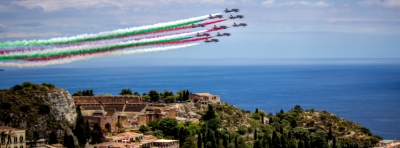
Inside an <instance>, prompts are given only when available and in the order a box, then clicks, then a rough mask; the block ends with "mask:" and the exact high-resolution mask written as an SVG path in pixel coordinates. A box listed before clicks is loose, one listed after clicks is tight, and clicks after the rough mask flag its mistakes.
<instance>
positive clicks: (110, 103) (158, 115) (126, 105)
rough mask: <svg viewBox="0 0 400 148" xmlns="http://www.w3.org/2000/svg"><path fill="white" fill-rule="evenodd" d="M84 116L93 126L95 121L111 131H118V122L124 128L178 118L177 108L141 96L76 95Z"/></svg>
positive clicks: (76, 100)
mask: <svg viewBox="0 0 400 148" xmlns="http://www.w3.org/2000/svg"><path fill="white" fill-rule="evenodd" d="M73 98H74V102H75V104H76V105H79V106H80V108H81V112H82V115H83V117H84V118H85V119H86V120H88V121H89V124H90V125H91V126H93V125H94V124H95V123H97V124H99V125H100V126H101V127H102V128H105V129H107V130H108V131H109V132H117V131H118V130H119V129H118V127H117V123H118V122H119V123H121V125H122V127H124V128H137V127H139V126H140V125H142V124H147V123H148V122H150V121H160V120H161V119H162V118H165V117H170V118H176V109H174V108H171V107H169V106H168V105H166V104H153V103H146V102H142V98H141V97H139V96H115V97H113V96H107V97H98V96H84V97H82V96H78V97H76V96H74V97H73Z"/></svg>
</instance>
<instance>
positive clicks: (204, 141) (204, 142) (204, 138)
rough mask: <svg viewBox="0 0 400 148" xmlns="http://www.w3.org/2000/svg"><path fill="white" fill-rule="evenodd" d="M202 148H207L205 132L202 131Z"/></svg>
mask: <svg viewBox="0 0 400 148" xmlns="http://www.w3.org/2000/svg"><path fill="white" fill-rule="evenodd" d="M202 138H203V146H204V148H205V147H206V146H207V138H208V137H207V131H204V133H203V137H202Z"/></svg>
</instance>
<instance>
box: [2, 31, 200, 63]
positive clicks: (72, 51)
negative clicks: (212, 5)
mask: <svg viewBox="0 0 400 148" xmlns="http://www.w3.org/2000/svg"><path fill="white" fill-rule="evenodd" d="M206 31H207V30H203V31H198V32H200V33H202V32H206ZM195 34H197V32H190V33H183V34H177V35H171V36H165V37H160V38H152V39H144V40H139V41H129V42H119V43H116V44H107V45H94V46H93V45H89V46H84V47H80V46H77V47H71V48H59V49H57V48H56V49H52V50H45V51H34V52H28V53H24V52H22V53H13V54H6V55H0V60H18V59H27V58H44V57H53V56H64V55H77V54H85V53H91V52H102V51H113V50H117V49H124V48H130V47H138V46H146V45H153V44H156V45H157V44H161V43H167V42H175V41H180V40H186V39H190V38H192V37H190V36H193V35H195Z"/></svg>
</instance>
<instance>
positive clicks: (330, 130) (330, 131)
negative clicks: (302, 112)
mask: <svg viewBox="0 0 400 148" xmlns="http://www.w3.org/2000/svg"><path fill="white" fill-rule="evenodd" d="M332 137H333V135H332V127H329V132H328V140H332Z"/></svg>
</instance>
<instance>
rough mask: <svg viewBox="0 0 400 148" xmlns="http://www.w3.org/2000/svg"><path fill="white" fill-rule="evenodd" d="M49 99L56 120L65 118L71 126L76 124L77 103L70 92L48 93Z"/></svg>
mask: <svg viewBox="0 0 400 148" xmlns="http://www.w3.org/2000/svg"><path fill="white" fill-rule="evenodd" d="M47 98H48V101H49V102H48V103H49V105H51V109H52V111H51V114H53V116H55V118H56V120H60V119H63V118H64V119H65V120H66V121H68V123H69V124H71V125H73V124H74V123H75V120H76V116H77V114H76V110H75V103H74V100H73V99H72V97H71V95H70V94H69V93H68V91H66V90H62V91H60V92H51V93H47Z"/></svg>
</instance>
